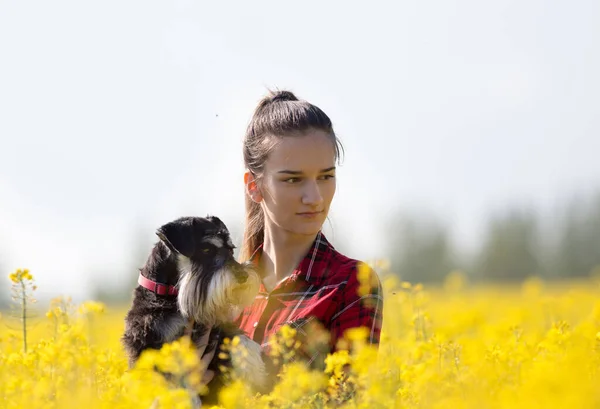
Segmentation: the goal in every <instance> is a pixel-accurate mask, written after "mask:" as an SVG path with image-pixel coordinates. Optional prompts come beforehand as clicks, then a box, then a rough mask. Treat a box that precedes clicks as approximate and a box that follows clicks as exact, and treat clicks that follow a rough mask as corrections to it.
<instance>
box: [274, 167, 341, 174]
mask: <svg viewBox="0 0 600 409" xmlns="http://www.w3.org/2000/svg"><path fill="white" fill-rule="evenodd" d="M332 170H335V166H332V167H330V168H327V169H323V170H321V172H320V173H325V172H331V171H332ZM277 173H286V174H288V175H301V174H302V171H300V170H287V169H286V170H280V171H279V172H277Z"/></svg>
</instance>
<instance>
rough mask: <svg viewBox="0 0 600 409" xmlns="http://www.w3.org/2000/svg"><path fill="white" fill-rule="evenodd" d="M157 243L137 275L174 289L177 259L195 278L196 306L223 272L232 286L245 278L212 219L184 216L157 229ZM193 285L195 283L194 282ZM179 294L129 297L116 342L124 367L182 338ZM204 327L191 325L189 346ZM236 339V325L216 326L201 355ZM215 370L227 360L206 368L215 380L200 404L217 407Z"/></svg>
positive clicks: (140, 292) (219, 380) (140, 290)
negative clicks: (124, 357) (123, 354)
mask: <svg viewBox="0 0 600 409" xmlns="http://www.w3.org/2000/svg"><path fill="white" fill-rule="evenodd" d="M157 235H158V236H159V238H160V241H158V242H157V243H156V244H155V245H154V247H153V248H152V251H151V253H150V255H149V257H148V259H147V261H146V263H145V265H144V266H143V268H142V269H141V270H140V271H141V274H142V275H143V276H145V277H147V278H148V279H151V280H153V281H156V282H160V283H164V284H167V285H179V283H180V280H181V278H182V277H181V265H180V263H181V256H184V257H185V260H188V261H187V263H188V264H187V268H191V271H192V273H191V274H196V275H197V276H196V277H197V279H198V281H197V293H194V294H198V296H199V298H200V299H198V303H199V305H204V304H203V303H204V302H205V301H206V300H207V299H208V297H211V294H209V286H210V279H211V278H212V277H213V276H214V274H216V272H217V271H218V270H220V269H222V268H223V267H227V270H228V271H231V272H232V273H233V275H234V277H235V280H237V282H238V283H240V284H241V283H244V282H245V281H246V280H247V278H248V271H247V268H248V266H245V265H241V264H239V263H238V262H237V261H236V260H235V259H234V257H233V246H232V245H231V241H230V238H229V231H228V230H227V227H226V226H225V224H224V223H223V222H222V221H221V220H219V219H218V218H217V217H214V216H208V217H206V218H200V217H185V218H179V219H177V220H174V221H172V222H170V223H167V224H165V225H163V226H161V227H160V228H159V229H158V230H157ZM211 237H212V238H219V239H221V241H222V243H223V246H215V245H214V244H211V243H209V242H207V239H208V238H211ZM195 283H196V281H195ZM179 296H181V292H180V294H179V295H157V294H155V293H154V292H152V291H150V290H148V289H146V288H144V287H142V286H138V287H137V288H136V289H135V290H134V292H133V302H132V305H131V308H130V310H129V311H128V313H127V315H126V317H125V332H124V334H123V336H122V339H121V340H122V343H123V345H124V348H125V351H126V352H127V354H128V357H129V366H130V367H133V366H134V365H135V362H136V361H137V360H138V359H139V357H140V355H141V353H142V352H143V351H144V350H146V349H150V348H151V349H160V348H161V347H162V345H163V344H165V343H168V342H172V341H174V340H176V339H178V338H180V337H182V336H183V335H184V331H185V328H186V326H187V325H188V322H189V318H190V317H187V316H184V315H183V314H182V312H181V310H180V308H179V305H178V297H179ZM206 331H207V326H206V325H205V324H204V323H202V322H198V321H196V322H194V324H193V330H192V333H191V338H192V341H193V342H194V343H195V344H196V345H197V344H198V340H199V339H200V338H201V337H202V336H203V335H205V333H206ZM236 335H245V334H244V333H243V332H242V331H241V330H240V329H239V328H238V327H237V326H236V325H234V324H233V323H230V322H217V323H216V324H215V326H213V330H212V333H211V335H210V340H209V346H208V347H207V348H206V351H205V353H206V352H209V351H212V350H214V349H215V348H219V346H220V345H221V344H222V342H223V339H224V338H226V337H227V338H229V339H233V337H234V336H236ZM221 366H225V367H231V361H230V360H229V359H225V360H223V359H221V358H219V351H217V353H215V356H214V359H213V360H212V361H211V363H210V364H209V369H211V370H213V371H214V372H215V374H216V375H215V377H214V378H213V380H212V381H211V382H210V383H209V385H208V388H209V395H208V396H203V397H202V401H203V402H205V403H214V404H216V403H217V393H218V390H219V389H220V388H221V387H222V385H223V384H224V383H225V382H226V380H225V379H224V378H223V377H222V376H221V375H222V374H221V371H220V368H221Z"/></svg>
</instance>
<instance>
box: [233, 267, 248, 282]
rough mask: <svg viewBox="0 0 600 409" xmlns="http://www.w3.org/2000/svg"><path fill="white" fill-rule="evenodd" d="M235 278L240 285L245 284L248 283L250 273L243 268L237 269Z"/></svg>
mask: <svg viewBox="0 0 600 409" xmlns="http://www.w3.org/2000/svg"><path fill="white" fill-rule="evenodd" d="M235 278H236V280H237V282H238V283H240V284H244V283H245V282H246V281H248V272H247V271H246V270H244V269H243V268H237V269H236V271H235Z"/></svg>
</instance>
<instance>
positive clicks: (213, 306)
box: [177, 255, 260, 325]
mask: <svg viewBox="0 0 600 409" xmlns="http://www.w3.org/2000/svg"><path fill="white" fill-rule="evenodd" d="M178 267H179V270H180V280H179V294H178V296H177V302H178V305H179V309H180V311H181V313H182V314H183V316H184V317H185V318H190V317H192V318H193V319H194V320H195V321H196V322H199V323H203V324H206V325H212V324H218V323H220V322H224V321H230V320H231V319H232V317H234V316H236V314H238V313H239V307H242V308H243V307H245V306H247V305H250V304H251V303H252V301H253V300H254V298H255V296H256V294H257V293H258V288H259V284H260V279H259V277H258V275H257V274H256V273H255V272H254V271H249V272H248V280H247V281H246V283H244V284H238V282H237V280H236V279H235V276H234V274H233V273H232V272H231V271H229V269H227V268H222V269H220V270H218V271H217V272H215V274H214V275H213V277H212V278H211V280H210V283H209V286H208V294H207V297H206V299H205V300H204V305H201V304H200V302H199V300H200V291H199V285H198V284H199V282H198V281H199V280H200V279H201V278H200V275H201V274H200V272H195V273H194V272H192V263H191V261H190V260H189V259H188V258H187V257H185V256H182V255H179V256H178Z"/></svg>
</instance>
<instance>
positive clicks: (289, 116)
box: [240, 91, 343, 261]
mask: <svg viewBox="0 0 600 409" xmlns="http://www.w3.org/2000/svg"><path fill="white" fill-rule="evenodd" d="M310 130H320V131H324V132H325V133H327V134H328V135H329V136H330V138H331V142H332V143H333V147H334V152H335V159H336V160H339V158H340V153H341V152H342V150H343V147H342V145H341V142H340V141H339V139H338V138H337V136H336V135H335V133H334V131H333V125H332V123H331V120H330V119H329V117H328V116H327V115H326V114H325V112H323V111H322V110H321V109H320V108H319V107H317V106H315V105H313V104H311V103H309V102H307V101H303V100H299V99H298V98H297V97H296V96H295V95H294V94H293V93H292V92H290V91H269V93H268V94H267V95H266V96H265V97H263V99H261V100H260V102H259V103H258V105H257V107H256V109H255V110H254V114H253V116H252V119H251V120H250V124H249V125H248V128H247V129H246V135H245V137H244V163H245V165H246V169H248V170H249V171H250V172H251V173H252V174H253V175H254V177H255V178H256V179H259V178H260V176H261V173H262V172H263V170H264V166H265V162H266V160H267V158H268V157H269V154H270V153H271V151H272V150H273V149H274V148H275V146H276V142H277V140H278V139H281V138H283V137H285V136H295V135H303V134H304V133H306V132H307V131H310ZM245 196H246V220H245V227H244V238H243V242H242V246H241V249H240V260H242V261H247V260H248V259H249V258H250V256H251V255H252V253H253V252H254V251H255V250H256V249H257V247H258V246H259V245H260V244H261V243H262V242H263V240H264V229H265V220H264V215H263V212H262V209H261V207H260V204H258V203H256V202H254V201H253V200H252V199H251V198H250V197H248V195H245Z"/></svg>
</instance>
